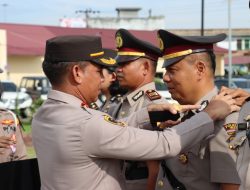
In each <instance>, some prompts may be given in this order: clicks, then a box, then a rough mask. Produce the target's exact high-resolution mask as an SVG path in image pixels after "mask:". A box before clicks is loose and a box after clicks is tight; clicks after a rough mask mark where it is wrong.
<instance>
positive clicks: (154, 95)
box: [146, 90, 161, 101]
mask: <svg viewBox="0 0 250 190" xmlns="http://www.w3.org/2000/svg"><path fill="white" fill-rule="evenodd" d="M146 95H147V97H148V98H149V99H150V100H151V101H153V100H157V99H160V98H161V95H160V94H159V93H158V92H156V91H155V90H147V91H146Z"/></svg>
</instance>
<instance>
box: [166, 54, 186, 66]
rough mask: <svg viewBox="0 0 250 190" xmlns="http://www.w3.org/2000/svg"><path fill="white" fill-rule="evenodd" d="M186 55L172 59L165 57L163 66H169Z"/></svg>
mask: <svg viewBox="0 0 250 190" xmlns="http://www.w3.org/2000/svg"><path fill="white" fill-rule="evenodd" d="M184 57H185V56H181V57H175V58H171V59H164V62H163V65H162V68H167V67H169V66H170V65H173V64H175V63H177V62H179V61H181V60H182V59H184Z"/></svg>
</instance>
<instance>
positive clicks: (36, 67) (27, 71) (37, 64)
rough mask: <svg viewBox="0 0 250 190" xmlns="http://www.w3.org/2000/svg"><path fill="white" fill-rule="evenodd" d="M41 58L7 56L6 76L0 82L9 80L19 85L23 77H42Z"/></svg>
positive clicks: (0, 77) (1, 76) (1, 77)
mask: <svg viewBox="0 0 250 190" xmlns="http://www.w3.org/2000/svg"><path fill="white" fill-rule="evenodd" d="M42 60H43V57H41V56H9V57H8V65H7V67H6V71H5V72H6V75H0V79H1V80H11V81H13V82H14V83H15V84H16V85H19V83H20V81H21V78H22V77H23V76H44V74H43V70H42Z"/></svg>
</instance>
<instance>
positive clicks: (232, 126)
mask: <svg viewBox="0 0 250 190" xmlns="http://www.w3.org/2000/svg"><path fill="white" fill-rule="evenodd" d="M223 127H224V129H225V130H226V132H227V134H228V135H229V138H228V139H227V142H228V143H229V142H231V141H232V140H233V139H234V137H235V136H236V132H237V127H238V124H237V123H228V124H225V125H224V126H223Z"/></svg>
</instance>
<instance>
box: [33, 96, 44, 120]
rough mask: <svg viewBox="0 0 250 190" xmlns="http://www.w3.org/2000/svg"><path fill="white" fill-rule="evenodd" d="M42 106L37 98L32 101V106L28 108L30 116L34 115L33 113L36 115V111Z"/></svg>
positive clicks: (40, 100) (41, 102)
mask: <svg viewBox="0 0 250 190" xmlns="http://www.w3.org/2000/svg"><path fill="white" fill-rule="evenodd" d="M42 104H43V100H42V99H41V98H38V99H36V100H34V101H33V103H32V105H31V106H30V112H31V116H33V115H34V113H36V111H37V109H38V108H39V107H40V106H41V105H42Z"/></svg>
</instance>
